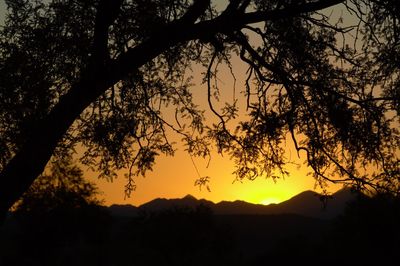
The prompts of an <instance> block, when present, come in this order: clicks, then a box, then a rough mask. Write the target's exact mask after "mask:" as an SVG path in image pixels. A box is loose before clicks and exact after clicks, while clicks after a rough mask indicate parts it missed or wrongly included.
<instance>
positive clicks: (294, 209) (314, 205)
mask: <svg viewBox="0 0 400 266" xmlns="http://www.w3.org/2000/svg"><path fill="white" fill-rule="evenodd" d="M322 197H323V196H322V195H321V194H319V193H317V192H315V191H311V190H307V191H303V192H301V193H299V194H297V195H295V196H293V197H291V198H290V199H288V200H286V201H283V202H281V203H277V204H269V205H262V204H254V203H249V202H246V201H242V200H236V201H220V202H218V203H214V202H212V201H209V200H206V199H197V198H195V197H194V196H193V195H190V194H188V195H186V196H184V197H183V198H175V199H165V198H156V199H154V200H151V201H149V202H146V203H144V204H142V205H140V206H138V207H136V206H133V205H130V204H122V205H121V204H113V205H111V206H109V207H107V209H108V210H109V211H110V213H111V214H112V215H115V216H137V215H139V213H140V212H148V213H154V212H161V211H165V210H168V209H173V208H192V209H194V208H196V207H197V206H199V205H204V206H207V207H209V208H210V209H211V210H212V211H213V213H214V214H216V215H279V214H297V215H302V216H307V217H312V218H319V219H331V218H334V217H336V216H338V215H339V214H341V213H342V212H343V210H344V208H345V207H346V204H347V202H348V201H351V200H352V199H354V197H355V195H354V194H352V193H351V191H350V190H349V189H341V190H339V191H337V192H335V193H334V194H332V195H331V196H329V197H328V198H327V199H326V202H325V203H324V202H323V201H322Z"/></svg>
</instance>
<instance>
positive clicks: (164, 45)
mask: <svg viewBox="0 0 400 266" xmlns="http://www.w3.org/2000/svg"><path fill="white" fill-rule="evenodd" d="M168 29H169V30H168ZM168 29H166V30H165V31H160V33H159V34H158V35H155V36H154V37H153V38H149V39H148V40H147V41H145V42H144V43H142V44H140V45H138V46H137V47H135V48H133V49H131V50H129V51H128V52H127V53H125V54H123V55H122V56H120V57H119V58H118V59H116V60H115V61H112V62H110V63H109V64H107V66H100V67H99V66H93V69H90V70H88V71H86V73H88V74H87V75H84V77H82V80H81V81H80V82H79V83H77V84H75V85H74V86H73V87H72V88H71V90H70V91H69V92H68V93H67V94H66V95H64V96H63V97H61V98H60V101H59V103H58V104H57V105H56V106H55V107H54V108H53V110H52V111H51V112H50V113H49V114H48V115H47V116H46V117H45V118H44V119H43V120H42V121H41V122H39V123H38V124H37V125H36V128H33V129H32V131H31V135H30V136H29V139H27V141H26V142H25V144H24V145H23V146H22V147H21V148H20V150H19V151H18V152H17V154H16V155H15V156H14V157H13V158H12V159H11V161H10V162H9V163H8V165H7V166H6V167H5V168H4V169H3V171H2V172H1V173H0V184H1V186H0V219H1V220H0V224H1V223H2V222H4V219H5V217H6V215H7V212H8V210H9V209H10V208H11V206H12V205H13V204H14V203H15V202H16V201H17V200H18V199H19V198H20V197H21V196H22V194H23V193H24V192H25V191H26V190H27V189H28V188H29V186H30V185H31V184H32V182H33V181H34V180H35V179H36V178H37V177H38V176H39V175H40V174H41V173H42V172H43V170H44V168H45V166H46V164H47V162H48V161H49V159H50V157H51V156H52V154H53V152H54V150H55V148H56V147H57V145H58V143H59V141H60V140H61V139H62V137H63V136H64V134H65V133H66V132H67V130H68V129H69V127H70V126H71V125H72V123H73V122H74V121H75V120H76V119H77V118H78V117H79V115H80V114H81V113H82V112H83V111H84V110H85V108H87V107H88V106H89V105H90V104H91V103H92V102H93V101H95V100H96V99H97V98H98V97H99V96H100V95H101V94H103V93H104V92H105V91H106V90H107V89H108V88H110V87H111V86H112V85H114V84H115V83H116V82H118V81H119V80H121V79H122V78H124V77H126V75H128V74H129V73H131V72H133V71H134V70H136V69H138V68H139V67H141V66H142V65H144V64H145V63H147V62H149V61H151V60H152V59H154V58H155V57H157V56H158V55H160V54H161V53H162V52H163V51H165V50H166V49H168V48H169V47H171V46H173V45H176V44H177V43H179V42H181V41H183V40H184V39H187V37H188V36H187V35H184V34H181V33H182V32H183V31H181V30H179V29H180V28H179V29H178V28H177V27H176V25H174V27H170V28H168Z"/></svg>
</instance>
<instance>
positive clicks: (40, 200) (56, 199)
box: [14, 158, 101, 215]
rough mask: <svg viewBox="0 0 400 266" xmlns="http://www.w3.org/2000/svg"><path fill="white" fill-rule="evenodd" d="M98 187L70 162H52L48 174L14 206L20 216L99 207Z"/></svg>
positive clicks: (69, 159) (66, 160) (62, 160)
mask: <svg viewBox="0 0 400 266" xmlns="http://www.w3.org/2000/svg"><path fill="white" fill-rule="evenodd" d="M98 195H99V192H98V190H97V187H96V186H95V185H94V184H92V183H90V182H88V181H86V180H85V179H84V178H83V171H82V170H81V169H80V168H79V167H77V166H76V165H74V164H73V162H72V159H71V158H67V159H65V158H64V159H61V160H55V161H53V162H52V163H51V164H50V167H49V173H47V174H46V173H45V174H43V175H42V176H40V177H38V178H37V179H36V180H35V182H33V184H32V185H31V187H30V188H29V189H28V190H27V191H26V192H25V193H24V195H23V196H22V198H21V200H20V201H19V202H18V203H17V204H16V205H15V206H14V209H15V211H16V212H17V213H21V214H23V215H26V214H28V215H29V214H34V215H42V214H47V213H49V212H52V211H57V210H66V209H76V208H84V207H87V206H90V205H99V204H101V201H100V200H99V199H97V196H98Z"/></svg>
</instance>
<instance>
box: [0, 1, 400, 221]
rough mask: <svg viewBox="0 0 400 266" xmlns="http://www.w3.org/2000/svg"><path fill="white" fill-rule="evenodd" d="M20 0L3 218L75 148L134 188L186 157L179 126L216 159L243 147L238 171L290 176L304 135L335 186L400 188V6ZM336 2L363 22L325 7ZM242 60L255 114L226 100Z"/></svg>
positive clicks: (5, 120)
mask: <svg viewBox="0 0 400 266" xmlns="http://www.w3.org/2000/svg"><path fill="white" fill-rule="evenodd" d="M6 3H7V5H8V13H7V17H6V20H5V25H4V27H3V28H2V29H1V33H0V36H1V37H0V38H1V42H0V43H1V44H0V53H1V56H0V58H1V59H0V70H1V71H0V84H1V85H0V86H1V90H0V106H1V107H0V124H1V131H0V135H1V140H0V151H1V153H0V154H1V156H0V170H1V174H0V180H1V181H0V182H1V186H0V204H1V206H0V209H1V213H2V214H4V213H5V212H6V210H7V209H8V208H9V207H10V206H11V205H12V204H13V203H14V202H15V201H16V200H17V199H18V198H19V197H20V196H21V195H22V194H23V192H24V191H26V190H27V189H28V187H29V186H30V184H31V183H32V182H33V181H34V180H35V179H36V177H37V176H39V175H40V174H41V173H42V171H43V169H44V168H45V165H46V163H47V162H48V160H49V159H50V157H51V156H52V155H60V154H67V153H69V152H70V151H71V150H73V148H74V147H75V145H77V144H81V145H83V146H84V147H86V152H85V154H84V156H83V157H82V159H81V160H82V162H83V163H85V164H87V165H90V166H94V167H97V168H98V170H99V171H100V172H101V174H102V175H104V176H107V177H110V178H112V177H113V175H114V173H115V170H118V169H121V168H124V167H126V168H128V169H130V171H129V174H128V176H127V180H128V181H127V186H126V191H127V193H129V192H130V191H132V190H133V189H134V187H135V185H134V180H133V176H134V175H135V174H144V173H145V171H146V170H148V169H151V167H152V165H153V164H154V162H155V157H156V156H157V155H159V154H160V153H162V154H167V155H173V153H174V147H173V143H171V141H170V140H169V135H170V133H171V132H175V133H177V134H179V135H181V136H182V140H183V143H185V145H186V149H187V151H188V152H189V153H190V154H193V155H198V156H208V155H209V153H210V148H209V147H210V144H212V143H214V144H215V145H216V147H217V150H218V152H220V153H228V154H230V155H231V156H232V158H233V159H234V160H235V162H236V164H237V170H236V175H237V178H238V179H242V178H249V179H254V178H255V177H257V176H259V175H262V174H266V175H268V176H272V177H273V178H278V176H279V175H274V170H276V169H277V170H279V171H280V172H281V173H282V174H285V173H286V170H285V169H284V165H285V163H286V162H287V161H288V160H287V158H286V157H285V150H284V145H285V138H286V137H287V136H290V137H291V139H292V141H293V143H294V145H295V147H296V149H297V151H298V153H300V152H301V153H304V154H305V155H306V157H307V163H308V164H309V165H310V166H311V167H312V169H313V171H314V177H315V178H316V181H317V182H318V183H320V184H321V185H324V182H326V181H331V182H341V183H345V184H350V185H352V186H356V187H357V188H359V189H375V190H388V191H391V192H395V193H397V192H398V191H399V169H400V167H399V159H398V155H399V147H400V145H399V143H400V140H399V139H400V138H399V132H398V124H399V121H398V120H399V113H400V107H399V106H400V100H399V99H400V97H399V79H398V77H399V75H398V74H399V73H398V58H399V43H398V42H399V36H398V32H399V29H398V27H399V23H398V22H399V15H398V14H399V12H397V11H396V10H398V9H399V7H398V4H397V3H396V2H395V1H388V0H387V1H386V0H374V1H366V0H365V1H364V0H352V1H344V0H303V1H291V0H271V1H259V0H230V1H228V2H227V3H226V6H221V5H217V4H221V2H218V3H217V1H210V0H194V1H188V0H168V1H159V0H151V1H144V0H126V1H123V0H115V1H113V0H89V1H83V2H81V1H74V0H53V1H48V2H45V3H44V2H39V1H27V0H8V1H6ZM339 4H340V5H339ZM338 7H339V8H341V9H342V10H344V12H347V13H349V14H351V15H352V16H353V19H354V20H355V21H356V22H352V24H349V23H347V24H345V23H342V22H341V21H342V19H341V18H338V19H336V20H335V19H334V18H333V17H330V16H329V15H327V14H329V13H327V12H324V10H325V9H326V8H338ZM236 58H239V59H241V61H242V62H244V63H245V64H246V65H247V66H248V69H247V72H246V73H247V79H246V82H245V84H243V88H244V89H243V92H244V95H245V99H246V100H245V101H246V102H247V104H246V106H245V108H244V109H245V110H241V111H240V112H244V111H247V116H245V118H243V119H242V118H241V117H242V116H238V114H239V107H240V105H239V104H238V102H237V99H234V100H232V101H231V102H227V103H226V104H225V106H224V107H217V105H216V101H217V100H218V95H219V92H220V89H221V87H220V86H218V83H217V82H216V81H218V73H219V72H218V71H217V70H218V67H219V66H220V65H225V66H228V67H231V68H232V64H233V63H232V61H233V60H235V59H236ZM194 65H197V66H203V68H204V85H205V87H206V88H205V90H204V94H205V95H206V96H207V97H208V103H209V107H208V110H209V111H211V112H212V113H213V114H214V115H215V117H216V118H217V119H218V122H216V123H207V121H206V119H205V115H204V112H203V109H202V107H199V106H197V105H196V104H195V103H194V101H193V89H194V87H193V86H192V84H191V83H192V82H191V72H190V70H191V68H192V66H194ZM233 79H234V76H233ZM233 91H235V88H233ZM168 112H170V113H172V114H174V115H173V116H174V119H168V118H169V117H168V116H167V115H166V114H167V113H168ZM372 168H373V169H374V171H371V169H372ZM363 169H364V170H363ZM365 169H366V170H365ZM202 181H204V182H206V181H207V179H206V178H204V179H202Z"/></svg>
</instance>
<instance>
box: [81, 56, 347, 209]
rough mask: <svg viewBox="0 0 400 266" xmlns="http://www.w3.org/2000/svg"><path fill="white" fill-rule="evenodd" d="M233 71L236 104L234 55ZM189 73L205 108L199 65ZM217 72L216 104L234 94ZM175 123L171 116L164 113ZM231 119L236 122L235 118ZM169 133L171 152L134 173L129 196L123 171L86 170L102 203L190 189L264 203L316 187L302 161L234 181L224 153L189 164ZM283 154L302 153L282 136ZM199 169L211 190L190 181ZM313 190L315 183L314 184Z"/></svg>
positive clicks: (238, 66) (239, 79)
mask: <svg viewBox="0 0 400 266" xmlns="http://www.w3.org/2000/svg"><path fill="white" fill-rule="evenodd" d="M233 65H234V71H235V75H236V90H235V91H236V93H235V97H236V98H237V99H238V101H239V106H241V107H242V108H243V109H244V108H245V97H244V96H243V94H242V93H241V90H242V88H243V80H244V74H245V71H246V68H245V66H244V65H243V63H242V62H241V61H240V60H239V59H234V60H233ZM193 71H194V73H193V74H194V76H195V83H196V86H194V87H193V95H194V101H195V102H196V104H199V105H200V106H204V109H205V110H207V108H208V106H207V87H206V85H204V84H201V82H200V77H199V73H201V72H203V71H204V70H201V69H198V68H197V67H194V70H193ZM220 73H221V75H220V80H219V81H218V82H219V86H220V87H221V88H222V90H221V97H220V98H221V102H220V104H218V103H217V102H215V101H214V103H215V106H216V107H218V105H220V106H222V105H223V104H224V100H226V101H231V100H232V98H233V90H232V87H233V79H232V77H231V75H230V74H229V73H230V72H229V71H228V69H226V68H225V69H224V68H221V72H220ZM168 113H174V112H168V110H166V112H165V114H166V115H165V117H164V118H165V119H166V120H168ZM206 117H207V120H208V122H210V121H213V120H214V121H216V120H215V119H216V118H215V116H214V115H212V114H211V112H210V111H206ZM169 120H170V122H171V123H174V122H173V121H174V118H170V119H169ZM234 125H235V124H234ZM172 138H173V141H175V142H177V143H178V145H177V146H176V148H177V151H176V154H175V156H174V157H166V156H160V157H157V159H156V165H155V167H154V169H153V171H152V172H148V173H147V175H146V177H145V178H143V177H140V176H139V177H136V178H135V182H136V185H137V189H136V191H134V192H133V193H132V195H131V197H130V198H127V199H125V195H124V185H125V184H126V179H125V177H124V171H122V172H121V173H119V174H118V176H119V177H118V178H117V179H116V180H114V181H113V182H112V183H110V182H108V181H107V180H98V179H97V178H96V174H95V173H92V174H89V173H88V174H87V175H88V176H89V178H90V180H93V181H95V182H96V184H97V185H98V186H99V188H100V190H101V191H102V192H103V193H104V194H103V198H104V199H105V203H106V204H107V205H110V204H114V203H117V204H133V205H136V206H137V205H140V204H143V203H145V202H148V201H150V200H153V199H155V198H181V197H184V196H185V195H187V194H191V195H193V196H195V197H196V198H205V199H208V200H211V201H214V202H219V201H222V200H227V201H234V200H243V201H247V202H252V203H260V204H269V203H278V202H281V201H284V200H287V199H289V198H291V197H292V196H294V195H296V194H298V193H300V192H302V191H305V190H315V186H314V185H315V182H314V179H313V178H312V177H311V176H307V172H309V169H308V168H307V167H306V166H304V165H303V166H302V167H300V168H299V167H298V166H296V165H289V166H288V167H287V170H289V172H290V176H289V177H287V178H286V179H285V180H283V179H281V180H278V182H277V183H274V182H273V181H272V180H271V179H266V178H265V177H259V178H258V179H256V180H254V181H249V180H244V181H243V182H242V183H241V182H235V183H233V181H234V179H235V176H234V175H233V174H232V172H233V171H234V170H235V168H234V164H233V162H231V161H230V159H229V156H228V155H225V156H224V157H222V156H221V155H219V154H217V153H216V152H215V153H213V154H212V159H211V161H210V164H209V165H208V167H207V164H208V159H202V158H193V160H194V163H195V165H196V166H194V164H193V162H192V160H191V158H190V156H189V155H188V154H187V153H186V152H185V151H184V147H182V146H180V145H179V139H178V138H174V137H172ZM286 150H287V155H286V156H287V157H288V158H289V159H290V160H291V161H295V162H296V163H298V164H303V163H304V161H305V157H302V158H298V157H297V153H296V151H295V149H294V146H293V143H292V141H291V139H290V138H288V140H287V147H286ZM196 168H197V169H198V171H199V174H200V175H201V176H210V177H211V181H210V189H211V192H209V191H207V189H205V188H203V189H201V190H200V188H199V187H198V186H195V185H194V183H195V181H196V179H197V178H198V177H199V176H198V174H197V171H196ZM339 188H340V187H339V186H332V187H331V189H330V190H331V191H332V192H334V191H336V190H338V189H339ZM316 189H317V191H318V187H317V188H316Z"/></svg>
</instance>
